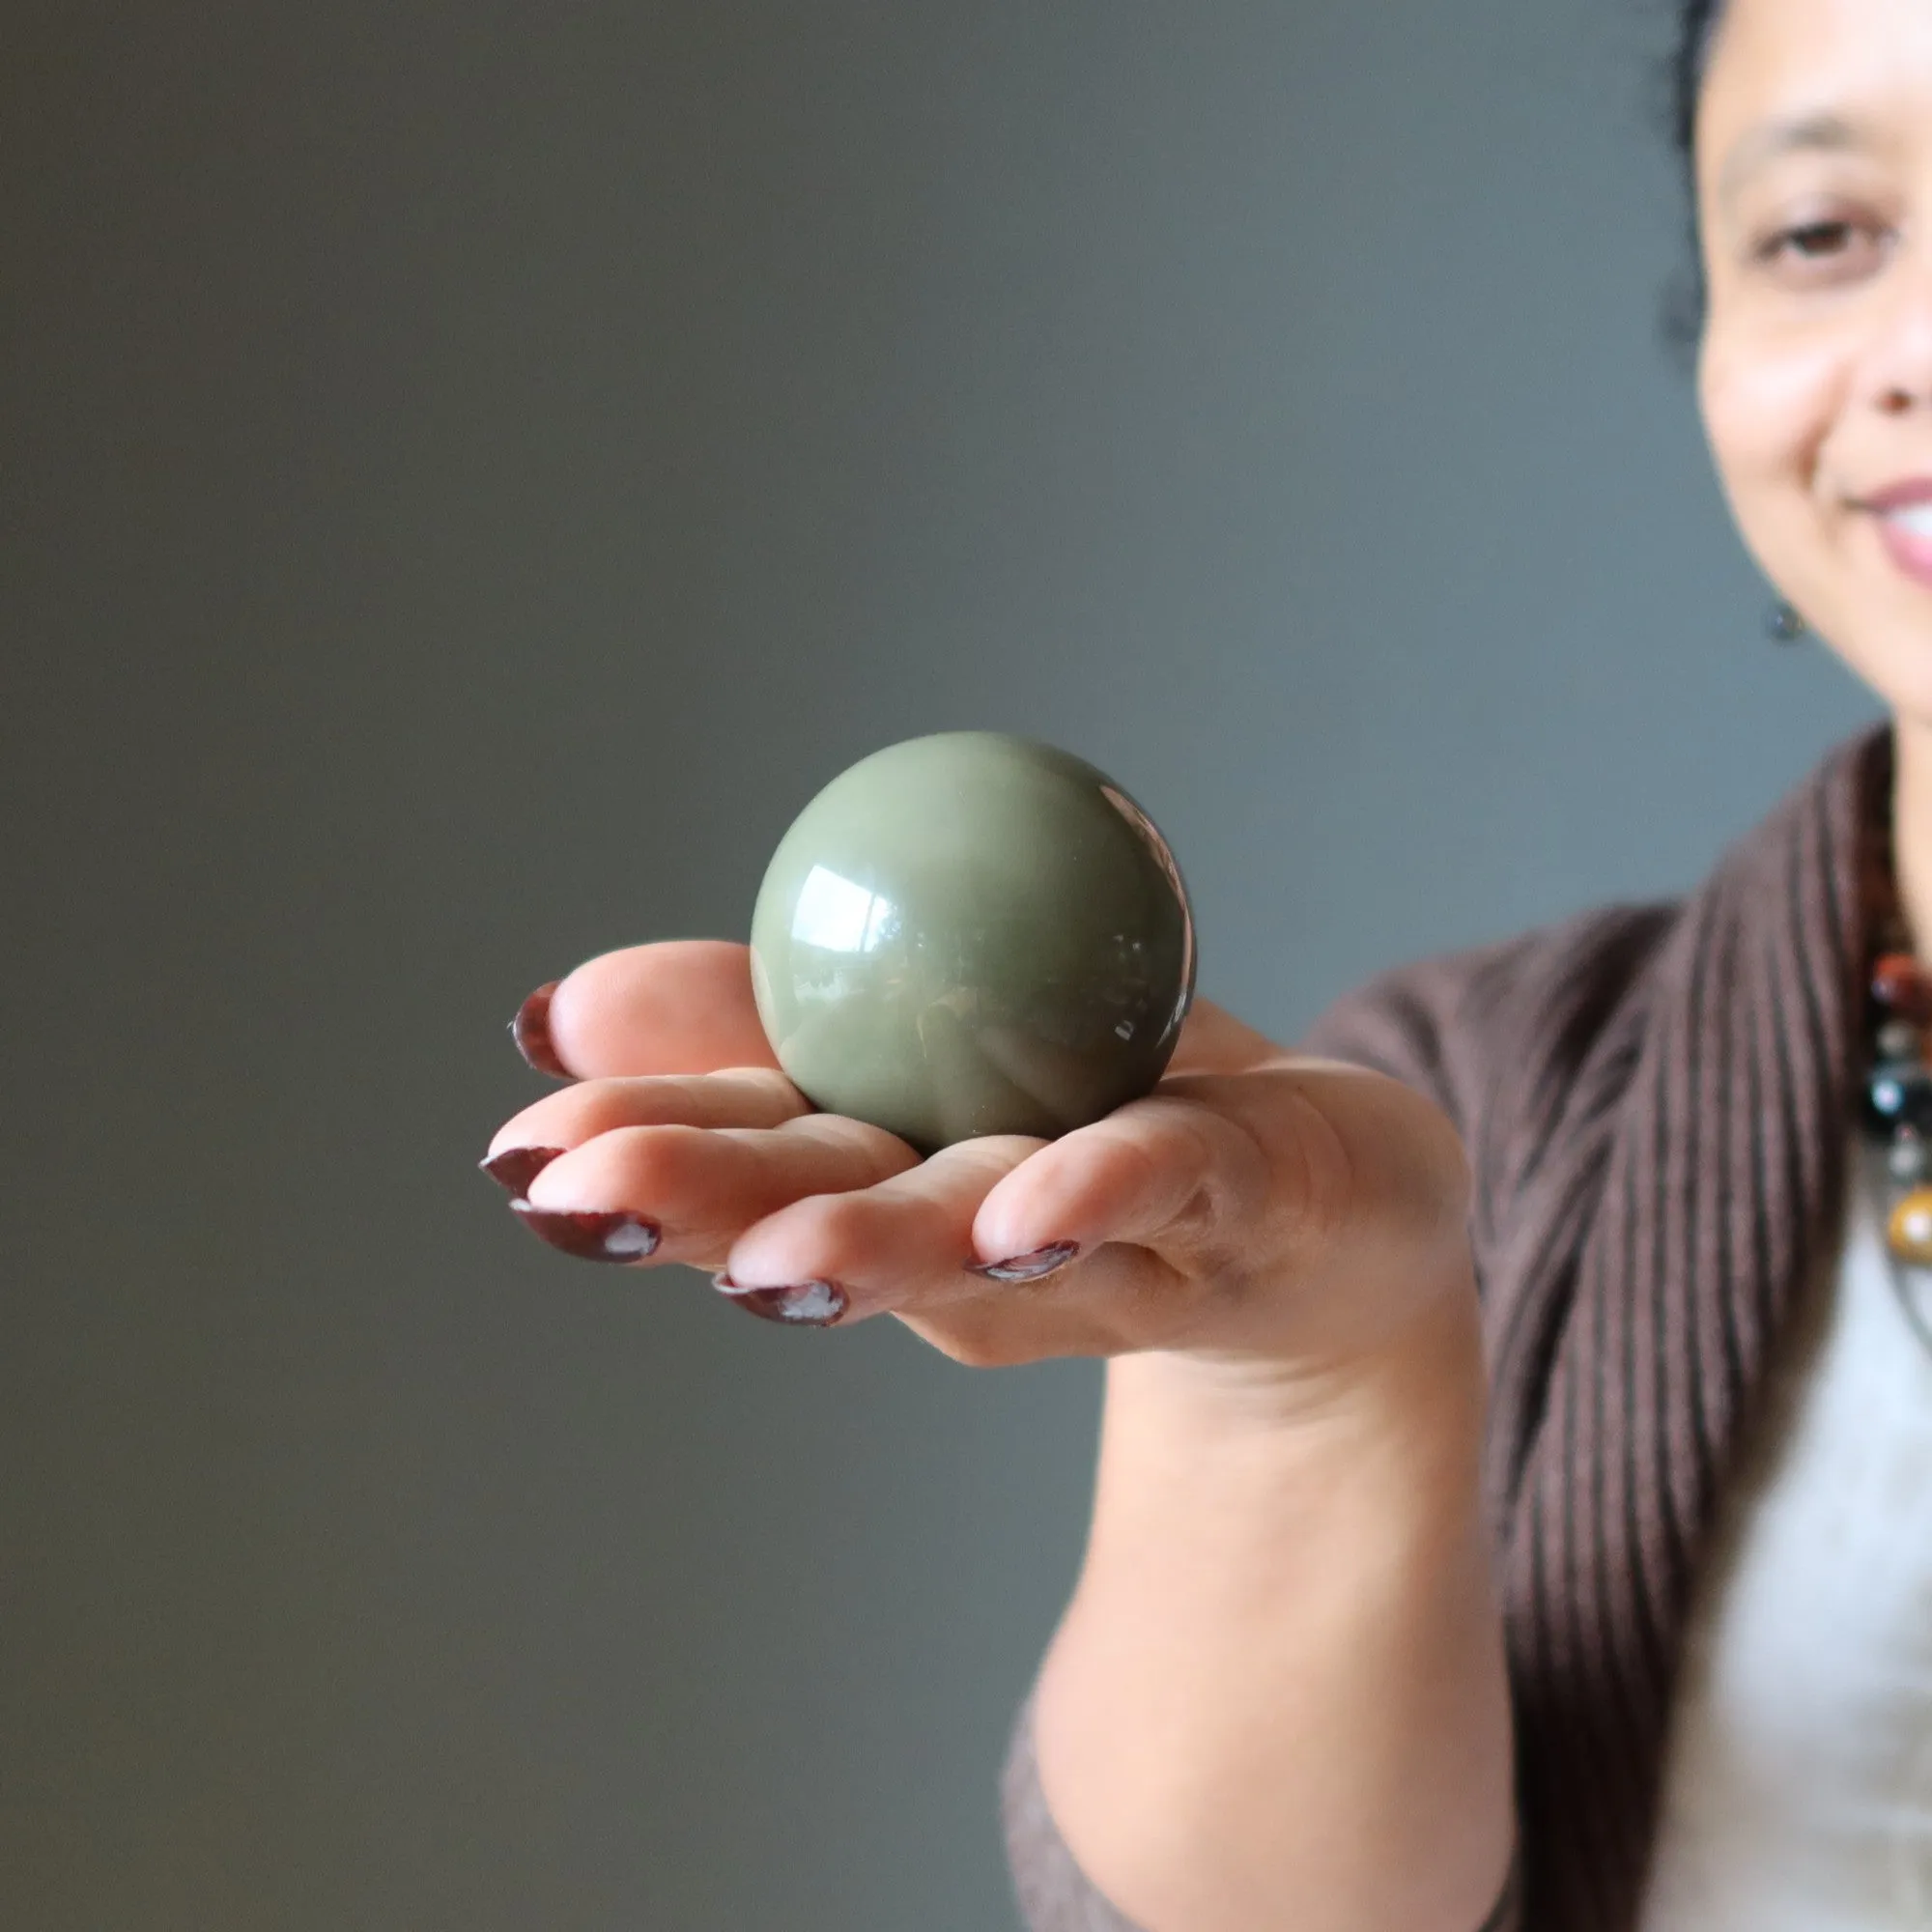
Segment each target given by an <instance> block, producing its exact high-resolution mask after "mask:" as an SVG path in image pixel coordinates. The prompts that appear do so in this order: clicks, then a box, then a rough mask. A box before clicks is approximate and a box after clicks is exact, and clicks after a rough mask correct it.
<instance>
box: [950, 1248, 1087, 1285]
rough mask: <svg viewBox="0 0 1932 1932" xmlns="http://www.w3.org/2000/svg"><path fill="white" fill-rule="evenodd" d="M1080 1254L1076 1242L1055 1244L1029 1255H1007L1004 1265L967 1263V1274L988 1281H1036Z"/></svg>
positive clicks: (1037, 1249)
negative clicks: (984, 1278)
mask: <svg viewBox="0 0 1932 1932" xmlns="http://www.w3.org/2000/svg"><path fill="white" fill-rule="evenodd" d="M1079 1252H1080V1243H1079V1242H1078V1241H1055V1242H1053V1243H1051V1244H1050V1245H1049V1246H1047V1247H1044V1248H1036V1249H1034V1251H1033V1252H1032V1253H1031V1254H1030V1255H1009V1256H1008V1258H1007V1259H1006V1260H1005V1261H1003V1262H968V1263H967V1264H966V1272H967V1273H968V1274H982V1275H984V1276H985V1277H986V1279H987V1280H988V1281H1038V1280H1040V1279H1041V1278H1042V1277H1043V1276H1045V1275H1049V1274H1051V1273H1052V1272H1053V1271H1054V1269H1055V1268H1062V1267H1065V1265H1066V1264H1067V1263H1068V1262H1070V1261H1071V1260H1072V1259H1073V1257H1074V1256H1075V1255H1077V1254H1078V1253H1079Z"/></svg>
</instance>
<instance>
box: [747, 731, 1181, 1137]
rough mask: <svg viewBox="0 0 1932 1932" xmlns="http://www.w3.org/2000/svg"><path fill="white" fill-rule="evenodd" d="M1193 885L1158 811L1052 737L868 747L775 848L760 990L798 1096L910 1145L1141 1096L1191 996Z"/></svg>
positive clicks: (1033, 1128)
mask: <svg viewBox="0 0 1932 1932" xmlns="http://www.w3.org/2000/svg"><path fill="white" fill-rule="evenodd" d="M1194 951H1195V949H1194V919H1193V914H1192V912H1191V910H1190V909H1189V906H1188V902H1187V888H1186V887H1185V885H1183V884H1182V882H1181V877H1180V871H1179V867H1177V866H1176V865H1175V863H1174V855H1173V854H1172V853H1171V852H1170V851H1169V850H1168V847H1167V841H1166V839H1164V838H1162V837H1161V836H1160V833H1159V832H1158V831H1157V830H1156V829H1155V827H1154V824H1153V821H1152V820H1151V819H1150V818H1149V817H1148V815H1147V814H1146V812H1144V811H1143V810H1141V809H1140V807H1139V806H1137V805H1136V804H1135V803H1134V802H1133V800H1132V799H1130V798H1129V797H1128V796H1127V794H1126V793H1125V792H1123V791H1122V789H1121V788H1120V786H1119V785H1117V784H1115V783H1114V782H1113V781H1112V780H1111V779H1109V778H1108V777H1107V775H1106V774H1105V773H1104V772H1099V771H1095V770H1094V767H1093V766H1092V765H1090V764H1088V763H1087V762H1086V761H1085V760H1084V759H1081V758H1076V757H1074V756H1073V755H1072V754H1071V753H1067V752H1062V751H1058V750H1056V749H1055V748H1054V747H1053V746H1051V745H1042V744H1037V743H1035V742H1034V741H1032V740H1031V739H1027V738H1014V737H1009V736H1006V735H1005V734H1003V733H1000V732H995V731H944V732H940V733H938V734H936V735H935V736H932V737H929V738H912V739H908V740H907V741H906V742H905V743H904V744H900V745H891V746H888V747H887V748H886V750H884V751H882V752H874V753H872V755H871V756H870V757H868V758H862V759H861V760H860V761H859V763H857V764H856V765H853V766H852V767H851V768H850V769H849V770H847V771H844V772H841V773H840V774H839V776H838V778H836V779H834V780H833V781H832V782H831V783H830V784H829V785H827V786H826V787H825V789H824V790H823V791H821V792H820V793H819V794H818V796H817V797H816V798H814V799H813V800H812V801H811V803H810V805H808V806H807V807H806V808H805V810H803V811H802V812H800V813H799V815H798V817H797V818H796V819H795V820H793V822H792V825H791V829H790V830H789V831H788V832H786V834H785V835H784V838H782V839H781V841H780V843H779V848H778V850H777V852H776V853H774V854H773V856H772V862H771V865H770V866H769V867H767V869H766V872H765V878H764V884H763V885H762V886H761V887H760V888H759V891H758V900H757V905H756V907H755V909H754V910H753V915H752V984H753V990H754V992H755V993H756V996H757V1002H758V1014H759V1017H760V1018H761V1019H762V1020H763V1021H764V1027H765V1032H766V1034H767V1035H768V1036H769V1037H770V1039H771V1042H772V1049H773V1051H774V1052H775V1053H776V1054H777V1055H778V1058H779V1064H780V1065H781V1066H782V1067H783V1068H784V1070H785V1072H786V1073H787V1074H788V1075H789V1076H790V1078H791V1080H792V1082H793V1084H794V1085H795V1086H797V1087H798V1088H799V1090H800V1091H801V1092H802V1093H803V1094H805V1096H806V1098H807V1099H809V1100H810V1101H811V1103H812V1104H813V1105H814V1106H816V1107H819V1108H822V1109H824V1110H825V1111H826V1112H828V1113H835V1114H845V1115H849V1116H851V1117H852V1118H854V1119H857V1120H861V1121H869V1122H872V1124H873V1125H875V1126H881V1127H885V1128H887V1129H888V1130H889V1131H891V1132H893V1133H895V1134H897V1135H899V1136H900V1138H901V1139H904V1140H906V1141H909V1142H911V1143H912V1145H913V1146H914V1147H915V1148H917V1149H919V1150H920V1151H922V1152H924V1153H930V1152H932V1151H935V1150H936V1149H939V1148H942V1147H947V1146H950V1145H951V1144H952V1142H954V1141H963V1140H969V1139H971V1138H973V1137H974V1136H975V1135H978V1134H1037V1135H1040V1136H1043V1137H1047V1138H1051V1137H1052V1136H1054V1135H1056V1134H1063V1133H1065V1132H1066V1131H1067V1130H1068V1129H1069V1128H1072V1127H1079V1126H1085V1125H1086V1124H1087V1123H1088V1122H1091V1121H1097V1120H1099V1119H1100V1118H1101V1116H1102V1115H1104V1114H1109V1113H1111V1112H1112V1111H1113V1110H1114V1109H1115V1108H1116V1107H1119V1106H1121V1105H1122V1104H1123V1103H1124V1102H1126V1101H1128V1100H1132V1099H1135V1098H1137V1097H1138V1096H1139V1095H1141V1094H1145V1093H1147V1092H1148V1090H1149V1089H1150V1088H1151V1087H1152V1086H1153V1084H1154V1082H1155V1081H1156V1080H1158V1079H1159V1078H1160V1076H1161V1073H1162V1071H1163V1069H1164V1068H1165V1067H1166V1065H1167V1063H1168V1060H1169V1058H1170V1057H1171V1056H1172V1054H1173V1052H1174V1045H1175V1041H1176V1039H1177V1038H1178V1037H1179V1033H1180V1023H1181V1021H1182V1020H1183V1019H1184V1018H1185V1017H1186V1014H1187V1008H1188V1004H1189V1002H1190V1001H1191V1000H1192V998H1193V996H1194Z"/></svg>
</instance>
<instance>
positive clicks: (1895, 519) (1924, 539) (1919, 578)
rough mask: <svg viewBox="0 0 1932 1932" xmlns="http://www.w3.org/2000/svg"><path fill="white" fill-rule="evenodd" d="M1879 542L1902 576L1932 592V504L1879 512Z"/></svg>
mask: <svg viewBox="0 0 1932 1932" xmlns="http://www.w3.org/2000/svg"><path fill="white" fill-rule="evenodd" d="M1872 517H1873V521H1874V522H1875V523H1876V525H1877V526H1878V540H1879V544H1880V546H1881V547H1882V548H1883V549H1884V551H1885V554H1887V555H1888V556H1889V558H1890V559H1891V561H1892V564H1893V566H1894V567H1895V568H1896V569H1897V570H1898V572H1899V573H1900V575H1901V576H1904V577H1909V578H1910V579H1911V580H1912V581H1913V582H1915V583H1918V584H1921V585H1923V586H1924V587H1925V588H1926V589H1928V590H1932V503H1908V504H1903V505H1901V506H1900V507H1899V508H1898V509H1896V510H1875V511H1873V513H1872Z"/></svg>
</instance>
